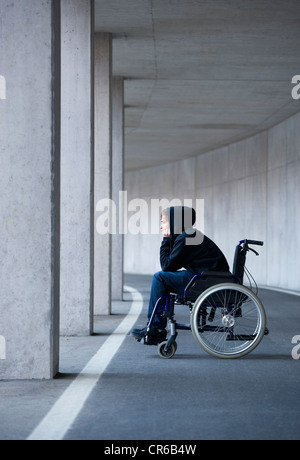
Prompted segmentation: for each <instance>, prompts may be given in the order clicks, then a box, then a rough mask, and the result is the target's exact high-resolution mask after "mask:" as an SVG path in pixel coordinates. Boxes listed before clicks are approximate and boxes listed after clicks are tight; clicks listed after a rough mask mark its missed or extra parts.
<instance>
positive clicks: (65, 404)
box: [27, 286, 143, 441]
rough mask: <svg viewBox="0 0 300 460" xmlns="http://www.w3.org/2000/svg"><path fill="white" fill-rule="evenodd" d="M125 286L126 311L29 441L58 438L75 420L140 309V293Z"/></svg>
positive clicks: (60, 438) (140, 311)
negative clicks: (128, 297)
mask: <svg viewBox="0 0 300 460" xmlns="http://www.w3.org/2000/svg"><path fill="white" fill-rule="evenodd" d="M125 289H126V291H129V292H130V293H131V295H132V301H133V302H132V306H131V309H130V311H129V313H128V315H127V316H126V318H124V320H123V321H122V323H121V324H120V325H119V326H118V327H117V328H116V330H115V331H114V332H113V334H112V335H110V336H109V337H108V339H107V340H106V341H105V342H104V344H103V345H102V346H101V347H100V348H99V350H98V352H97V353H96V354H95V355H94V357H93V358H92V359H91V360H90V361H89V362H88V364H87V365H86V366H85V368H84V369H83V370H82V371H81V372H80V374H79V375H78V376H77V377H76V379H75V380H74V381H73V382H72V383H71V384H70V386H69V387H68V388H67V389H66V390H65V392H64V393H63V394H62V396H61V397H60V398H59V399H58V400H57V401H56V403H55V404H54V406H53V407H52V409H51V410H50V411H49V412H48V414H47V415H46V416H45V418H44V419H43V420H42V421H41V423H40V424H39V425H38V426H37V427H36V428H35V430H34V431H33V432H32V433H31V435H30V436H29V437H28V438H27V440H28V441H60V440H62V439H63V438H64V436H65V435H66V433H67V431H68V430H69V428H70V427H71V425H72V424H73V423H74V421H75V420H76V418H77V416H78V415H79V413H80V411H81V410H82V408H83V406H84V404H85V402H86V400H87V399H88V397H89V395H90V394H91V392H92V390H93V389H94V387H95V385H96V384H97V382H98V381H99V379H100V378H101V376H102V374H103V373H104V371H105V369H106V368H107V366H108V365H109V363H110V362H111V360H112V359H113V357H114V356H115V355H116V353H117V351H118V350H119V348H120V347H121V345H122V343H123V341H124V340H125V337H126V336H127V335H128V333H129V332H130V330H131V329H132V328H133V326H134V324H135V323H136V321H137V319H138V317H139V316H140V314H141V313H142V309H143V297H142V295H141V294H140V293H139V292H138V291H136V290H135V289H133V288H131V287H128V286H125Z"/></svg>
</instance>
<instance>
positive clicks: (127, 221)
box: [96, 191, 204, 245]
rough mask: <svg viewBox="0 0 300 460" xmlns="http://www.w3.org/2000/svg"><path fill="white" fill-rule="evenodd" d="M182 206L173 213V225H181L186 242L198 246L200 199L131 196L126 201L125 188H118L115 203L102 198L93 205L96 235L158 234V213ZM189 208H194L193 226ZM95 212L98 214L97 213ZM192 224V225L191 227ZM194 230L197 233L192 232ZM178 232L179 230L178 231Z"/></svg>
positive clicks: (201, 215) (201, 226) (201, 224)
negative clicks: (179, 211)
mask: <svg viewBox="0 0 300 460" xmlns="http://www.w3.org/2000/svg"><path fill="white" fill-rule="evenodd" d="M170 207H184V208H185V209H186V208H188V209H186V212H184V213H183V214H182V213H177V214H176V215H174V222H173V224H174V228H181V229H182V228H184V229H185V231H186V233H187V235H191V237H189V238H186V244H187V245H198V244H201V243H202V241H203V234H204V200H203V199H196V200H193V199H184V200H180V199H178V198H174V199H172V200H168V199H167V198H163V199H154V198H153V199H151V200H148V201H146V200H144V199H142V198H135V199H132V200H130V201H129V202H128V195H127V192H126V191H120V192H119V197H118V203H116V202H115V201H113V200H111V199H108V198H104V199H102V200H99V201H98V202H97V204H96V213H97V219H96V231H97V233H98V234H99V235H107V234H111V235H117V234H119V235H127V234H130V235H139V234H141V235H158V234H159V233H160V215H161V212H162V211H163V210H164V209H167V208H170ZM191 208H194V209H195V211H196V216H197V220H196V225H195V227H194V226H193V224H194V222H192V213H191V212H189V210H190V209H191ZM98 214H99V215H98ZM193 227H194V228H193ZM195 229H197V230H198V232H196V233H195ZM180 233H181V231H180Z"/></svg>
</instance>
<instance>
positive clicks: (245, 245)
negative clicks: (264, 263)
mask: <svg viewBox="0 0 300 460" xmlns="http://www.w3.org/2000/svg"><path fill="white" fill-rule="evenodd" d="M242 244H243V245H244V246H243V248H244V250H245V251H246V252H247V251H252V252H254V254H255V255H257V256H258V255H259V254H258V252H256V251H255V250H254V249H253V248H250V247H249V244H251V245H255V246H263V245H264V242H263V241H256V240H242V241H240V245H242Z"/></svg>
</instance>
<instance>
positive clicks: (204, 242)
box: [160, 206, 229, 274]
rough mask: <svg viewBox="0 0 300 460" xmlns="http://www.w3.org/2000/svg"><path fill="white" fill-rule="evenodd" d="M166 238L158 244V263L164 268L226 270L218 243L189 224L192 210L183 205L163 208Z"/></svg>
mask: <svg viewBox="0 0 300 460" xmlns="http://www.w3.org/2000/svg"><path fill="white" fill-rule="evenodd" d="M167 213H168V218H169V223H170V238H164V239H163V241H162V244H161V248H160V264H161V268H162V270H163V271H165V272H176V271H178V270H180V269H182V268H184V269H186V270H188V271H189V272H191V273H193V274H198V273H201V272H203V271H204V270H212V271H218V272H229V265H228V263H227V260H226V258H225V256H224V254H223V253H222V251H221V250H220V249H219V248H218V246H217V245H216V244H215V243H214V242H213V241H212V240H211V239H209V238H208V237H207V236H205V235H203V234H202V233H200V232H199V231H198V230H196V229H194V228H193V225H194V224H195V222H196V211H195V210H194V209H192V208H188V207H184V206H175V207H171V208H169V209H167Z"/></svg>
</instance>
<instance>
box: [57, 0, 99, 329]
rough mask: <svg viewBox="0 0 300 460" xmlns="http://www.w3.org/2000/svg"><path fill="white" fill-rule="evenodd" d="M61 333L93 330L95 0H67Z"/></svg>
mask: <svg viewBox="0 0 300 460" xmlns="http://www.w3.org/2000/svg"><path fill="white" fill-rule="evenodd" d="M61 15H62V18H61V20H62V28H61V30H62V39H61V41H62V130H61V131H62V135H61V140H62V145H61V167H62V168H61V211H62V212H61V334H62V335H89V334H91V333H92V331H93V284H92V283H93V277H92V276H91V274H92V268H93V267H92V263H93V255H92V247H93V237H94V235H93V232H91V229H93V215H92V209H93V202H92V201H91V197H92V195H93V192H92V190H93V177H92V168H93V143H94V139H93V132H92V130H93V118H94V107H93V97H94V95H93V65H94V64H93V37H94V2H93V0H61Z"/></svg>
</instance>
